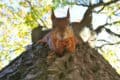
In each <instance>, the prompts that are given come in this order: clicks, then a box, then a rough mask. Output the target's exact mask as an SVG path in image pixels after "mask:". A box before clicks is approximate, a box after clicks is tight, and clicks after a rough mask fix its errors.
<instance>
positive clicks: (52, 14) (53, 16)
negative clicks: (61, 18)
mask: <svg viewBox="0 0 120 80" xmlns="http://www.w3.org/2000/svg"><path fill="white" fill-rule="evenodd" d="M55 18H56V17H55V14H54V10H53V9H52V13H51V19H55Z"/></svg>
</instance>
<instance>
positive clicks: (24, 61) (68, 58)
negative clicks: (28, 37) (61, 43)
mask: <svg viewBox="0 0 120 80" xmlns="http://www.w3.org/2000/svg"><path fill="white" fill-rule="evenodd" d="M50 53H51V52H50V50H49V49H48V47H47V46H44V45H37V46H35V47H34V48H31V49H29V50H26V51H25V52H23V53H22V54H21V55H20V56H19V57H17V58H16V59H15V60H13V61H12V62H11V63H10V64H9V65H8V66H7V67H5V68H4V69H3V70H2V71H1V72H0V80H120V75H118V74H117V72H116V71H115V69H113V68H112V66H111V65H110V64H109V63H108V62H107V61H106V60H105V59H104V58H103V57H102V56H101V55H100V54H99V53H98V52H97V51H96V50H95V49H92V48H90V47H89V46H88V44H87V43H84V44H81V45H79V46H78V47H77V49H76V52H75V53H67V52H66V53H65V55H64V56H63V57H58V56H56V55H53V56H54V59H53V60H52V61H49V59H48V58H47V56H48V55H49V54H50ZM48 62H50V64H48Z"/></svg>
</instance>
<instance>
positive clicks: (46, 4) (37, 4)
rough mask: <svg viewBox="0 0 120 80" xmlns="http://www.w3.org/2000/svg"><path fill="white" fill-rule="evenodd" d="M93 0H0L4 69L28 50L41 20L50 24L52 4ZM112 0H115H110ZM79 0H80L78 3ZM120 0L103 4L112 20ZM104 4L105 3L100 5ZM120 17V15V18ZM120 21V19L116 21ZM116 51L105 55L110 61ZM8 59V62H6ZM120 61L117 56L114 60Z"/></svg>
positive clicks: (0, 45) (0, 55)
mask: <svg viewBox="0 0 120 80" xmlns="http://www.w3.org/2000/svg"><path fill="white" fill-rule="evenodd" d="M90 1H91V0H76V2H75V1H72V0H68V1H67V0H14V1H13V0H4V1H3V0H2V1H0V36H1V37H0V65H2V66H0V69H1V68H2V67H3V65H6V64H7V63H8V62H9V61H11V60H12V59H13V58H15V57H16V56H18V55H19V54H20V53H21V52H22V51H24V50H25V46H26V45H28V44H31V30H32V29H33V28H35V27H37V25H38V24H41V25H43V26H49V25H50V17H48V18H44V16H45V15H46V14H47V13H48V14H49V13H50V11H51V8H53V9H55V8H57V7H63V6H66V5H69V6H72V5H74V4H80V3H82V4H83V3H84V4H87V6H88V2H90ZM97 1H99V0H97ZM107 1H111V0H107ZM77 2H78V3H77ZM119 4H120V3H115V4H112V5H108V6H105V7H103V10H102V11H101V12H100V13H105V14H107V15H108V18H109V21H115V20H116V19H114V17H119V16H120V13H119V12H120V5H119ZM100 8H101V7H100ZM118 20H119V18H118ZM113 25H117V26H118V25H120V23H117V24H113ZM114 55H115V54H114V52H113V51H110V50H109V51H108V52H107V53H104V54H103V56H105V58H106V59H107V60H108V61H110V60H111V59H112V57H113V56H114ZM5 62H7V63H5ZM112 62H113V63H116V60H114V61H112Z"/></svg>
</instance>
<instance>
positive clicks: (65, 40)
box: [39, 11, 76, 55]
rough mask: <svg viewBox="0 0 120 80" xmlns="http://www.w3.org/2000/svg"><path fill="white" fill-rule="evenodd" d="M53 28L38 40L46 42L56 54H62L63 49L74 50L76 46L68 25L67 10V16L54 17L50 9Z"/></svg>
mask: <svg viewBox="0 0 120 80" xmlns="http://www.w3.org/2000/svg"><path fill="white" fill-rule="evenodd" d="M51 18H52V23H53V30H52V31H51V32H49V33H48V34H47V35H46V36H45V37H44V38H43V39H42V40H40V41H39V42H46V43H47V44H48V45H49V48H50V49H51V50H53V51H55V52H56V53H57V54H58V55H63V52H64V51H67V52H71V53H72V52H74V51H75V46H76V38H75V36H74V33H73V30H72V28H71V27H70V26H69V11H68V13H67V17H65V18H56V17H55V15H54V12H53V11H52V16H51Z"/></svg>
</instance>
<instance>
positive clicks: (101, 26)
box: [95, 20, 120, 37]
mask: <svg viewBox="0 0 120 80" xmlns="http://www.w3.org/2000/svg"><path fill="white" fill-rule="evenodd" d="M117 23H120V20H118V21H115V22H112V23H105V24H103V25H100V26H99V27H98V28H97V29H96V30H95V32H96V33H97V34H99V33H100V32H101V30H102V29H105V30H106V31H107V32H108V33H109V34H111V35H114V36H117V37H120V34H117V33H115V32H113V31H111V30H110V29H108V28H106V27H105V26H108V25H112V24H117Z"/></svg>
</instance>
